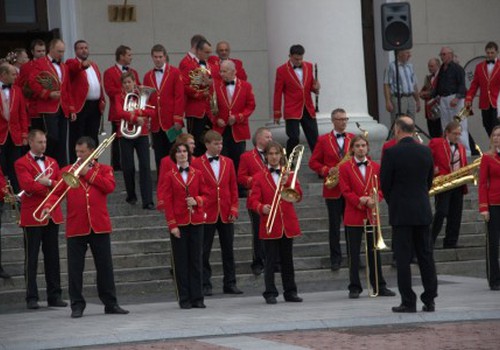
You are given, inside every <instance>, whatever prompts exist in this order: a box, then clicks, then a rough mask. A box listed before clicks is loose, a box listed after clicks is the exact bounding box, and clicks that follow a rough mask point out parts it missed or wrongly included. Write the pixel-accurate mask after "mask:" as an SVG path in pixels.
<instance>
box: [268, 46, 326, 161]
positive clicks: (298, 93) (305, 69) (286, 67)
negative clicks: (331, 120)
mask: <svg viewBox="0 0 500 350" xmlns="http://www.w3.org/2000/svg"><path fill="white" fill-rule="evenodd" d="M304 53H305V49H304V47H303V46H302V45H293V46H292V47H290V54H289V55H288V57H289V60H288V61H287V62H286V63H285V64H283V65H281V66H280V67H278V69H276V79H275V82H274V107H273V110H274V122H275V124H279V122H280V119H281V117H283V118H284V119H285V124H286V135H287V136H288V141H287V142H286V151H287V154H290V152H291V151H292V149H293V148H294V147H295V146H297V145H298V144H299V137H300V125H302V130H303V131H304V134H305V135H306V139H307V143H308V144H309V148H310V149H311V152H312V151H313V150H314V147H315V145H316V142H317V140H318V124H317V122H316V112H315V109H314V105H313V101H312V98H311V92H314V93H315V94H319V89H320V84H319V82H318V81H317V80H315V79H314V77H313V65H312V64H311V63H309V62H306V61H304ZM283 99H284V103H282V101H283ZM282 105H283V111H282V110H281V106H282Z"/></svg>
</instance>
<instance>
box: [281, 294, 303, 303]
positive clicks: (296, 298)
mask: <svg viewBox="0 0 500 350" xmlns="http://www.w3.org/2000/svg"><path fill="white" fill-rule="evenodd" d="M285 301H288V302H291V303H301V302H302V298H301V297H299V296H298V295H297V294H290V295H287V296H286V297H285Z"/></svg>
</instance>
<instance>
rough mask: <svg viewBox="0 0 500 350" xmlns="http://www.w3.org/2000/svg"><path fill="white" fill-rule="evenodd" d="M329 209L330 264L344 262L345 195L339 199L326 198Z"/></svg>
mask: <svg viewBox="0 0 500 350" xmlns="http://www.w3.org/2000/svg"><path fill="white" fill-rule="evenodd" d="M325 202H326V208H327V209H328V230H329V241H330V264H331V265H333V264H339V265H340V264H341V263H342V251H341V249H340V222H341V220H342V216H343V215H344V206H345V201H344V197H340V198H337V199H330V198H326V199H325Z"/></svg>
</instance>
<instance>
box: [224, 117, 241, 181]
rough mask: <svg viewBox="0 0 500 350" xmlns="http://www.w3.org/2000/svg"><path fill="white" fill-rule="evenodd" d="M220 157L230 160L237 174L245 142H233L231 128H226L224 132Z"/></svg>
mask: <svg viewBox="0 0 500 350" xmlns="http://www.w3.org/2000/svg"><path fill="white" fill-rule="evenodd" d="M222 137H223V146H222V155H223V156H226V157H229V158H231V160H232V161H233V163H234V170H235V171H236V173H238V167H239V166H240V157H241V155H242V154H243V152H245V149H246V142H245V141H241V142H236V141H234V137H233V132H232V128H231V127H229V126H228V127H226V130H224V135H222Z"/></svg>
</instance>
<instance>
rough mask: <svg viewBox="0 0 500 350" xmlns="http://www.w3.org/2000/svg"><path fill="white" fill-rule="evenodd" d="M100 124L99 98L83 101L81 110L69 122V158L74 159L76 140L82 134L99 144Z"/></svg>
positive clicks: (72, 160) (72, 161)
mask: <svg viewBox="0 0 500 350" xmlns="http://www.w3.org/2000/svg"><path fill="white" fill-rule="evenodd" d="M100 126H101V111H100V110H99V100H96V101H85V104H84V105H83V108H82V110H81V111H80V113H78V114H77V115H76V120H75V121H74V122H71V123H70V124H69V151H70V152H69V155H70V156H69V160H70V162H71V163H74V162H75V161H76V154H75V146H76V141H78V139H79V138H80V137H82V136H90V137H91V138H92V139H93V140H94V141H95V144H96V145H98V144H99V138H98V134H99V128H100Z"/></svg>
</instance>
